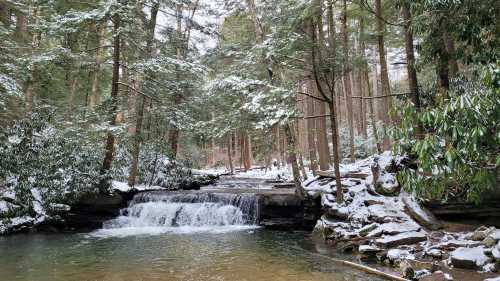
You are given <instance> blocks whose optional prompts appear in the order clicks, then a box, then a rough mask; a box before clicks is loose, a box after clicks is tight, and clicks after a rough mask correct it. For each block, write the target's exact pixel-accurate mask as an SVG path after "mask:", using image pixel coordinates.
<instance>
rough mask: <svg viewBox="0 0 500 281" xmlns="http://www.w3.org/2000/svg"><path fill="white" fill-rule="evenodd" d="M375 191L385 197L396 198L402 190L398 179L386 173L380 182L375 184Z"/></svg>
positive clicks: (381, 176)
mask: <svg viewBox="0 0 500 281" xmlns="http://www.w3.org/2000/svg"><path fill="white" fill-rule="evenodd" d="M374 185H375V191H376V192H377V193H379V194H382V195H385V196H395V195H397V194H398V193H399V191H400V190H401V188H400V186H399V183H398V181H397V180H396V177H395V176H394V175H393V174H390V173H386V172H384V173H383V174H382V175H380V178H379V179H378V181H375V182H374Z"/></svg>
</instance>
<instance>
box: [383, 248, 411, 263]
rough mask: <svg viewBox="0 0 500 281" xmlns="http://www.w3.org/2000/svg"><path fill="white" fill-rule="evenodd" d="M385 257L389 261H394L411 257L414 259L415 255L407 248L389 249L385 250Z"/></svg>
mask: <svg viewBox="0 0 500 281" xmlns="http://www.w3.org/2000/svg"><path fill="white" fill-rule="evenodd" d="M387 258H388V259H389V260H390V261H391V262H396V261H399V260H403V259H410V260H413V259H415V256H414V255H412V254H411V253H410V252H409V251H408V250H401V249H390V250H389V251H388V252H387Z"/></svg>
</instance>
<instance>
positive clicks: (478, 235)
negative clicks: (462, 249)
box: [465, 226, 495, 241]
mask: <svg viewBox="0 0 500 281" xmlns="http://www.w3.org/2000/svg"><path fill="white" fill-rule="evenodd" d="M494 230H495V228H488V227H486V226H481V227H479V228H478V229H476V230H474V232H471V233H469V234H467V235H466V236H465V239H467V240H472V241H483V240H484V239H486V237H488V236H489V235H490V234H491V233H493V231H494Z"/></svg>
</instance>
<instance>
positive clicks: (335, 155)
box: [328, 101, 344, 203]
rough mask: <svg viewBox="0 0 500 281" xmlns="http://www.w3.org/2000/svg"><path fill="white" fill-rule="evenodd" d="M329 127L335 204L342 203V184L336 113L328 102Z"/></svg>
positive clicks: (333, 105)
mask: <svg viewBox="0 0 500 281" xmlns="http://www.w3.org/2000/svg"><path fill="white" fill-rule="evenodd" d="M328 105H329V108H330V126H331V129H332V144H333V168H334V169H333V170H334V172H335V185H336V187H337V192H336V200H337V203H341V202H342V201H344V193H343V190H342V182H341V180H340V156H339V149H338V148H339V145H340V144H339V137H338V136H339V132H338V128H337V112H336V110H335V102H333V101H332V102H330V103H329V104H328Z"/></svg>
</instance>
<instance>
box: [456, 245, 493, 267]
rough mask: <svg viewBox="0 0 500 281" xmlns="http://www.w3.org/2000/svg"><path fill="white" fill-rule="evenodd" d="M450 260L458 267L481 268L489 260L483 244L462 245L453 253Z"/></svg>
mask: <svg viewBox="0 0 500 281" xmlns="http://www.w3.org/2000/svg"><path fill="white" fill-rule="evenodd" d="M450 262H451V264H452V265H453V266H454V267H457V268H465V269H479V268H482V267H483V266H484V265H485V264H486V263H487V262H488V257H487V256H486V255H485V254H484V247H483V246H479V247H474V248H464V247H460V248H458V249H456V250H455V251H453V252H452V253H451V256H450Z"/></svg>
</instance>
